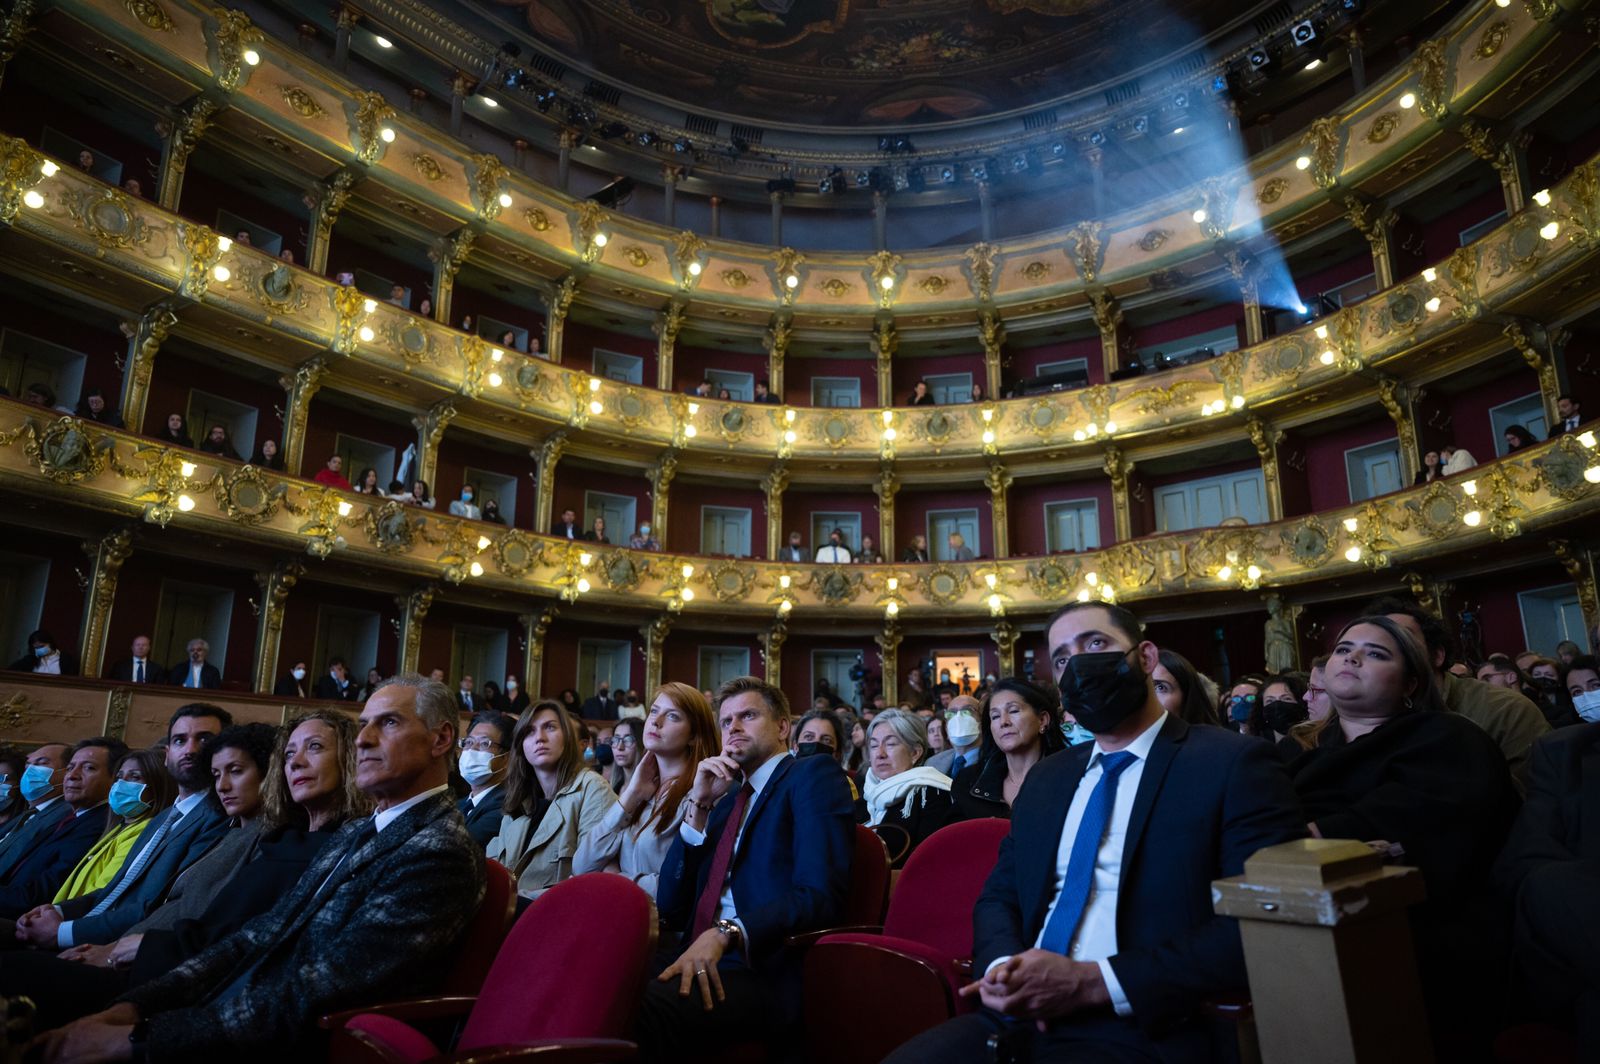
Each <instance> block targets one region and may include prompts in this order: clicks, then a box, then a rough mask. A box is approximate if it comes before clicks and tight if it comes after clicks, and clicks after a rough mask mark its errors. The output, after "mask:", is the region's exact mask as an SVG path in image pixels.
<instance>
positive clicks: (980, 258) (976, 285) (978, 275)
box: [965, 244, 1000, 303]
mask: <svg viewBox="0 0 1600 1064" xmlns="http://www.w3.org/2000/svg"><path fill="white" fill-rule="evenodd" d="M999 251H1000V249H999V248H997V247H995V246H994V245H993V244H974V245H972V246H971V247H970V248H968V249H967V251H966V255H965V258H966V260H967V269H968V270H969V271H970V273H971V276H972V287H973V289H974V290H975V291H976V292H977V293H978V298H979V299H980V300H982V301H983V302H985V303H987V302H988V301H989V300H991V299H993V298H994V259H995V255H997V254H999Z"/></svg>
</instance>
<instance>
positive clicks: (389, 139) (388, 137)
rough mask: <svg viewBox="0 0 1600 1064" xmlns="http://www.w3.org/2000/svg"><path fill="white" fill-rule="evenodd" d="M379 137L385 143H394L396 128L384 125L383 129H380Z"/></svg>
mask: <svg viewBox="0 0 1600 1064" xmlns="http://www.w3.org/2000/svg"><path fill="white" fill-rule="evenodd" d="M378 139H379V140H381V141H383V142H384V143H385V144H393V143H394V130H392V129H390V128H389V127H388V126H384V127H383V128H382V129H380V130H378Z"/></svg>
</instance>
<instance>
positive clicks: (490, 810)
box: [456, 773, 592, 849]
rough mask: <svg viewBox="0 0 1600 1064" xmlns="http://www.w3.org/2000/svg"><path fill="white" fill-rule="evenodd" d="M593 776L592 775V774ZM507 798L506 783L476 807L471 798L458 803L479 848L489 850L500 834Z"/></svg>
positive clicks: (502, 782)
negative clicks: (502, 807) (489, 846)
mask: <svg viewBox="0 0 1600 1064" xmlns="http://www.w3.org/2000/svg"><path fill="white" fill-rule="evenodd" d="M591 774H592V773H591ZM505 798H506V785H505V781H504V780H502V781H501V782H499V783H497V784H495V785H494V787H493V788H492V789H491V790H490V791H489V793H488V794H486V795H484V796H483V800H482V801H480V802H479V803H478V804H477V805H476V806H474V805H473V804H472V799H471V798H463V799H461V800H460V801H459V802H457V803H456V808H457V809H460V810H461V815H462V816H463V817H465V818H466V821H467V831H468V832H469V833H470V834H471V835H472V837H473V838H474V839H475V840H477V843H478V845H479V846H482V847H484V848H486V849H487V848H488V845H489V843H491V842H493V841H494V837H495V836H496V835H498V834H500V820H501V816H502V813H501V805H502V803H503V802H504V801H505Z"/></svg>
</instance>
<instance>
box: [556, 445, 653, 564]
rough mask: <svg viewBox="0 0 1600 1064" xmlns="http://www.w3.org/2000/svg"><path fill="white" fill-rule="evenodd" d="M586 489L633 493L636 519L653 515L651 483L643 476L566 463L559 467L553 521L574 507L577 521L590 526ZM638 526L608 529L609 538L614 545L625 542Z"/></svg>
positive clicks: (557, 467) (557, 469)
mask: <svg viewBox="0 0 1600 1064" xmlns="http://www.w3.org/2000/svg"><path fill="white" fill-rule="evenodd" d="M586 491H604V492H608V493H610V494H612V495H631V496H633V498H634V502H635V505H634V520H635V522H636V523H637V522H639V521H643V520H644V519H645V518H647V517H649V516H650V482H649V481H648V480H646V479H645V478H644V477H643V476H629V475H627V474H624V473H617V472H612V471H609V470H608V471H604V472H602V471H601V470H597V469H580V468H578V467H577V466H574V465H572V464H570V463H567V462H562V463H561V464H559V465H557V466H556V487H555V492H554V498H555V505H554V506H552V507H551V510H550V522H551V524H554V523H555V522H557V521H559V520H561V511H562V510H565V509H567V508H568V507H571V508H572V509H573V510H574V511H576V512H577V515H578V523H579V524H580V525H584V527H585V528H587V527H588V525H587V524H585V522H584V516H583V494H584V492H586ZM635 531H637V529H632V528H609V527H608V528H607V529H606V539H608V540H610V541H611V542H612V544H613V545H616V544H626V543H627V542H628V537H629V536H631V535H633V534H634V532H635Z"/></svg>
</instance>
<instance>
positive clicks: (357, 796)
mask: <svg viewBox="0 0 1600 1064" xmlns="http://www.w3.org/2000/svg"><path fill="white" fill-rule="evenodd" d="M371 812H372V799H370V798H368V797H367V796H366V795H365V794H363V793H362V791H361V788H360V787H358V786H356V722H355V720H354V719H352V718H351V717H348V716H346V715H345V714H343V713H340V712H338V711H337V710H332V709H318V710H313V711H312V712H310V713H304V714H301V715H300V716H298V717H295V718H294V719H293V720H291V721H290V722H289V723H288V725H287V726H286V727H285V728H284V729H283V730H282V731H281V732H280V733H279V734H278V742H277V745H276V746H275V747H274V748H273V751H272V763H271V765H270V767H269V768H268V770H267V783H266V786H265V787H264V788H263V789H262V824H263V827H264V830H265V831H266V832H268V833H276V834H279V835H281V834H282V829H284V828H295V829H298V830H299V831H302V832H311V833H321V832H329V833H331V832H333V831H335V830H337V829H338V828H339V826H340V825H341V824H343V823H344V822H345V821H347V820H353V819H355V818H356V817H363V816H366V815H367V814H369V813H371Z"/></svg>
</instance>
